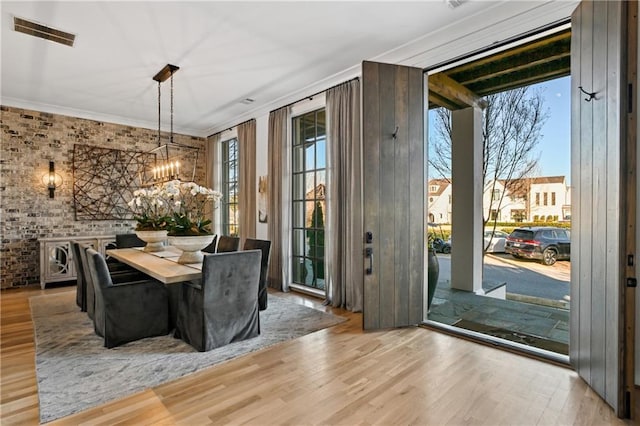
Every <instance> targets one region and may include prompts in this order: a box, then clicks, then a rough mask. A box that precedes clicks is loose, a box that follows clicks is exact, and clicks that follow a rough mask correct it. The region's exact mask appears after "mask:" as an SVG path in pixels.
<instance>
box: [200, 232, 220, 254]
mask: <svg viewBox="0 0 640 426" xmlns="http://www.w3.org/2000/svg"><path fill="white" fill-rule="evenodd" d="M217 242H218V236H217V235H214V236H213V241H211V244H209V245H208V246H206V247H205V248H203V249H202V251H203V252H204V253H215V252H216V243H217Z"/></svg>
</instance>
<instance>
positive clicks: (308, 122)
mask: <svg viewBox="0 0 640 426" xmlns="http://www.w3.org/2000/svg"><path fill="white" fill-rule="evenodd" d="M304 117H305V132H304V142H313V141H314V140H315V139H316V123H315V114H314V113H313V112H311V113H309V114H305V116H304Z"/></svg>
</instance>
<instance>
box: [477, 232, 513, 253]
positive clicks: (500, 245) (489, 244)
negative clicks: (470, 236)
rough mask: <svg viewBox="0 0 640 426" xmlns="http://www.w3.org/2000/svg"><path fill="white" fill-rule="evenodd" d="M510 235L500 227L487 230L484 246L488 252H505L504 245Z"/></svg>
mask: <svg viewBox="0 0 640 426" xmlns="http://www.w3.org/2000/svg"><path fill="white" fill-rule="evenodd" d="M508 236H509V234H507V233H506V232H504V231H500V230H498V229H496V230H495V231H491V230H485V231H484V241H483V244H484V245H483V247H482V248H483V249H484V248H486V249H487V253H504V246H505V244H506V241H507V237H508Z"/></svg>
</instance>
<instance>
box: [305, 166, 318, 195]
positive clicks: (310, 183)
mask: <svg viewBox="0 0 640 426" xmlns="http://www.w3.org/2000/svg"><path fill="white" fill-rule="evenodd" d="M315 175H316V174H315V172H307V173H305V174H304V186H305V188H304V191H305V198H306V199H307V200H311V199H314V198H315V191H314V189H315Z"/></svg>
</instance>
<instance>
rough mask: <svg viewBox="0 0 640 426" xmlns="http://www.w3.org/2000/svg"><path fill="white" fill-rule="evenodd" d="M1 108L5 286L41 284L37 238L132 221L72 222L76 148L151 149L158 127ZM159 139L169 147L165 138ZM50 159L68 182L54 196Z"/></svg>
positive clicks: (99, 231)
mask: <svg viewBox="0 0 640 426" xmlns="http://www.w3.org/2000/svg"><path fill="white" fill-rule="evenodd" d="M0 110H1V111H0V113H1V115H0V132H1V133H0V134H1V137H2V140H1V143H0V232H1V235H0V287H1V288H7V287H16V286H24V285H29V284H37V283H39V281H40V273H39V271H40V265H39V263H40V258H39V256H40V255H39V253H40V252H39V245H38V238H44V237H63V236H71V235H109V234H120V233H126V232H131V229H132V227H133V226H134V225H135V222H133V221H126V220H125V221H115V220H101V221H97V220H83V221H76V220H75V219H74V211H73V173H72V156H73V146H74V144H87V145H92V146H99V147H105V148H111V149H121V150H128V151H143V152H146V151H149V150H151V149H153V148H155V147H156V146H157V145H158V141H157V136H158V133H157V130H150V129H142V128H136V127H130V126H123V125H119V124H112V123H105V122H100V121H93V120H85V119H80V118H75V117H68V116H63V115H57V114H49V113H43V112H38V111H31V110H24V109H18V108H12V107H5V106H2V107H0ZM162 136H163V142H162V143H166V141H167V140H168V134H166V133H163V135H162ZM174 141H175V142H177V143H180V144H184V145H190V146H199V147H204V143H205V139H203V138H199V137H192V136H185V135H175V134H174ZM198 158H199V160H198V167H197V171H196V179H195V180H196V181H197V182H199V183H203V182H204V179H203V176H204V173H205V172H204V158H205V155H204V151H203V152H202V153H201V155H200V156H199V157H198ZM49 161H54V162H55V168H56V173H58V174H60V175H61V176H62V179H63V184H62V186H61V187H60V188H57V189H56V191H55V198H53V199H51V198H49V195H48V191H47V189H46V186H45V185H44V184H43V183H42V175H44V174H45V173H47V172H48V170H49Z"/></svg>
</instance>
